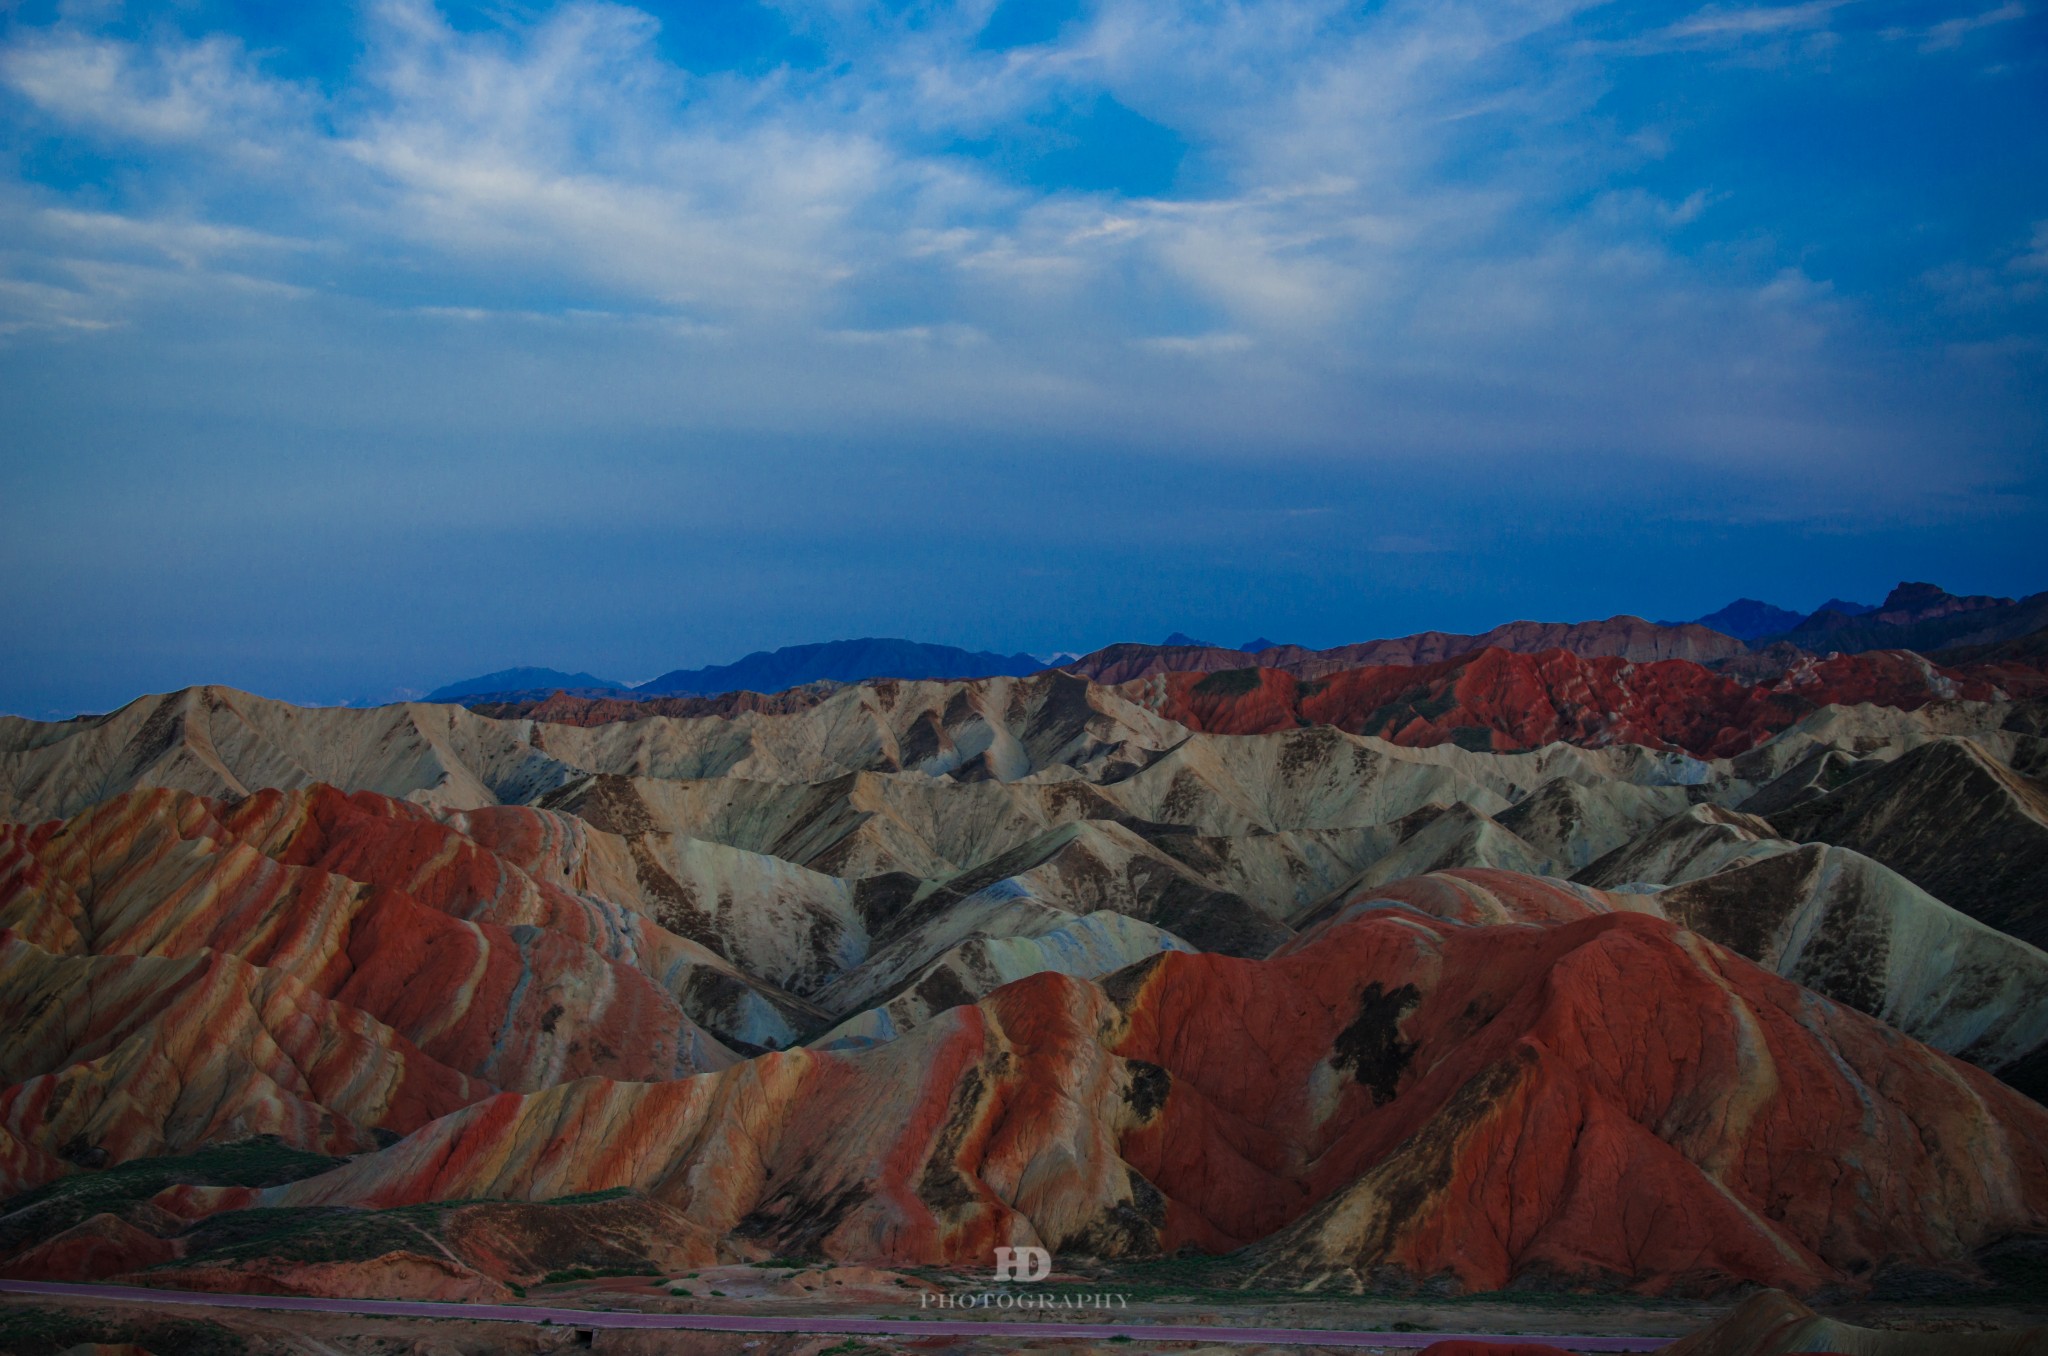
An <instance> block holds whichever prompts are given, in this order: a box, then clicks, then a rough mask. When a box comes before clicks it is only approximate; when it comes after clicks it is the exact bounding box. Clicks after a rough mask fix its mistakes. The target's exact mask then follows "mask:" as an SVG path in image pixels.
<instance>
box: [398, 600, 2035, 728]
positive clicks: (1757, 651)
mask: <svg viewBox="0 0 2048 1356" xmlns="http://www.w3.org/2000/svg"><path fill="white" fill-rule="evenodd" d="M2044 626H2048V593H2037V594H2033V595H2031V596H2029V597H2027V598H2023V599H2018V600H2015V599H2011V598H1995V597H1990V596H1986V595H1971V596H1960V595H1957V594H1952V593H1949V592H1947V591H1946V590H1944V589H1942V588H1940V587H1939V586H1937V585H1934V584H1928V583H1914V582H1907V583H1901V584H1899V585H1898V587H1896V588H1894V589H1893V590H1892V591H1891V592H1890V593H1889V594H1887V595H1886V597H1885V600H1884V601H1883V602H1882V603H1878V604H1874V605H1873V604H1869V603H1855V602H1849V601H1846V600H1844V599H1840V598H1830V599H1829V600H1828V601H1827V602H1826V603H1824V604H1822V605H1821V606H1820V607H1819V608H1817V609H1815V610H1814V611H1813V612H1812V613H1809V614H1803V615H1802V614H1801V613H1798V612H1795V611H1793V610H1792V609H1790V608H1785V607H1779V606H1777V605H1776V604H1773V603H1768V602H1764V601H1762V600H1760V599H1756V598H1738V599H1736V600H1735V601H1734V602H1732V603H1729V604H1728V605H1727V606H1726V607H1723V608H1721V609H1719V610H1718V611H1714V612H1710V613H1708V614H1707V615H1706V616H1704V617H1700V618H1698V619H1696V620H1694V621H1690V622H1650V621H1645V620H1643V619H1642V618H1640V617H1632V616H1619V617H1610V618H1607V619H1606V620H1604V621H1589V622H1571V623H1565V622H1534V621H1518V622H1509V623H1507V624H1506V625H1503V626H1497V627H1494V628H1493V629H1492V630H1490V631H1484V632H1480V633H1478V634H1470V635H1468V634H1462V633H1455V632H1445V631H1423V632H1419V633H1417V634H1415V635H1411V636H1400V637H1394V638H1391V639H1385V640H1370V641H1364V642H1360V643H1357V644H1352V645H1340V646H1336V647H1334V648H1331V649H1325V650H1313V649H1307V648H1304V647H1302V646H1298V645H1281V644H1276V643H1275V642H1273V641H1271V640H1268V639H1265V638H1264V637H1261V638H1259V639H1257V640H1252V641H1247V642H1246V643H1245V644H1243V645H1242V646H1238V647H1235V648H1231V647H1227V646H1222V645H1216V644H1212V643H1210V642H1208V641H1203V640H1198V639H1196V638H1195V637H1193V636H1190V635H1187V634H1185V633H1183V632H1179V631H1176V632H1174V633H1173V634H1171V635H1169V636H1168V637H1167V638H1166V639H1165V640H1164V641H1162V642H1160V643H1159V644H1156V645H1155V644H1147V643H1143V642H1123V643H1119V644H1115V645H1109V646H1105V647H1103V648H1102V649H1099V650H1095V651H1093V652H1091V653H1089V654H1085V655H1072V654H1055V655H1050V656H1043V657H1041V656H1034V655H1029V654H1021V653H1019V654H1010V655H1002V654H996V653H993V652H990V651H975V650H963V649H960V648H958V647H956V646H952V645H932V644H926V643H923V642H920V641H912V640H901V639H894V638H873V637H870V638H865V639H860V640H834V641H827V642H824V643H822V644H816V645H790V646H785V647H784V648H782V649H779V650H760V651H756V652H755V653H753V654H750V655H748V656H746V657H745V658H744V659H741V660H738V661H737V662H735V663H731V664H714V665H711V666H708V667H705V668H697V669H676V670H673V671H672V672H669V673H664V674H662V675H661V676H660V677H659V678H655V679H653V680H651V681H649V682H645V683H641V684H638V685H634V686H629V685H626V684H622V683H615V682H611V681H609V680H607V679H603V678H599V677H596V676H595V675H593V674H589V673H567V672H564V671H562V670H560V669H549V668H533V667H529V668H511V669H501V670H499V671H497V672H496V673H487V674H483V675H481V676H479V677H476V678H468V679H464V680H462V681H461V682H457V683H450V684H448V685H447V686H445V687H441V688H437V689H435V690H434V691H433V692H431V693H429V694H428V695H427V698H426V699H427V700H428V701H434V702H465V703H470V704H474V703H477V702H479V701H494V702H508V701H537V700H542V699H545V698H546V697H548V696H550V695H552V694H553V693H555V692H566V693H568V694H570V695H571V696H577V697H617V698H624V699H628V700H642V699H646V698H651V697H702V696H715V695H718V694H721V693H728V692H760V693H776V692H784V691H788V690H789V689H792V688H796V687H801V686H804V685H807V684H812V683H858V682H863V681H866V680H869V679H874V678H901V679H907V680H919V679H960V678H1000V677H1021V676H1024V675H1026V674H1031V673H1038V672H1041V671H1043V670H1045V669H1047V668H1051V667H1059V668H1065V669H1070V670H1072V671H1074V672H1076V673H1079V674H1081V675H1083V676H1085V677H1088V678H1091V679H1093V680H1095V681H1097V682H1104V683H1123V682H1130V681H1133V680H1135V679H1139V678H1146V677H1150V676H1152V675H1154V674H1160V673H1221V672H1226V671H1230V670H1237V669H1250V668H1253V667H1259V668H1269V669H1279V670H1284V671H1286V672H1289V673H1292V674H1295V675H1296V676H1298V677H1302V678H1309V679H1313V678H1317V677H1321V676H1323V675H1326V674H1330V673H1335V672H1338V671H1341V670H1344V669H1352V668H1362V667H1372V666H1377V665H1389V664H1392V665H1416V664H1433V663H1439V662H1441V661H1443V660H1446V659H1451V658H1455V657H1457V656H1459V655H1465V654H1472V653H1475V652H1477V651H1480V650H1483V649H1500V650H1507V651H1510V652H1512V653H1517V654H1540V653H1543V652H1545V651H1548V650H1565V651H1567V652H1569V653H1572V654H1576V655H1579V656H1582V657H1585V658H1600V657H1613V658H1620V659H1626V660H1629V661H1630V662H1633V663H1649V662H1654V661H1657V660H1663V659H1687V660H1691V661H1693V662H1694V663H1699V664H1705V665H1707V666H1709V667H1722V666H1732V667H1731V671H1735V670H1741V671H1743V672H1745V673H1749V671H1750V670H1752V669H1753V670H1756V672H1754V673H1749V676H1751V677H1752V678H1756V677H1761V676H1763V674H1764V671H1765V670H1769V671H1772V672H1776V671H1781V670H1782V669H1783V668H1784V667H1785V665H1786V664H1788V663H1790V662H1793V661H1795V660H1797V659H1798V657H1799V654H1800V653H1802V652H1803V653H1805V654H1811V655H1826V654H1831V653H1840V654H1859V653H1863V652H1865V651H1870V650H1914V651H1920V652H1930V653H1931V652H1934V651H1938V650H1947V649H1954V648H1959V647H1961V648H1972V647H1974V648H1977V649H1982V648H1984V647H1989V646H1997V645H2002V644H2006V643H2009V642H2013V641H2016V640H2018V639H2019V638H2021V637H2024V636H2027V635H2030V634H2032V633H2034V632H2036V631H2039V630H2041V629H2042V628H2043V627H2044Z"/></svg>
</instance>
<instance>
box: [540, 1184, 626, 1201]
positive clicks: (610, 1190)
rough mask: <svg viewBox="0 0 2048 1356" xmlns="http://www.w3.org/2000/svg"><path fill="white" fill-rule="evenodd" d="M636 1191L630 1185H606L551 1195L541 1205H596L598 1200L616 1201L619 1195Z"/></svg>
mask: <svg viewBox="0 0 2048 1356" xmlns="http://www.w3.org/2000/svg"><path fill="white" fill-rule="evenodd" d="M637 1194H638V1193H637V1192H635V1191H634V1190H633V1188H631V1187H622V1186H618V1187H606V1188H605V1189H604V1190H603V1191H579V1192H577V1193H576V1194H575V1195H572V1196H551V1197H549V1198H548V1199H547V1200H545V1201H542V1202H541V1204H543V1205H596V1204H597V1203H598V1202H599V1201H616V1200H618V1199H620V1198H621V1197H625V1196H633V1195H637Z"/></svg>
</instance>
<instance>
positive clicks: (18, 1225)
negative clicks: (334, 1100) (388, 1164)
mask: <svg viewBox="0 0 2048 1356" xmlns="http://www.w3.org/2000/svg"><path fill="white" fill-rule="evenodd" d="M346 1161H347V1160H346V1159H341V1158H329V1157H328V1156H327V1155H325V1154H311V1153H306V1152H304V1151H302V1150H299V1149H294V1148H291V1147H289V1146H287V1145H286V1144H285V1143H284V1142H283V1141H281V1140H279V1139H278V1138H277V1137H276V1136H275V1135H260V1136H257V1137H256V1138H254V1139H245V1140H239V1141H237V1142H235V1143H233V1144H216V1145H211V1146H209V1147H207V1148H204V1149H200V1150H198V1151H196V1152H194V1153H189V1154H178V1155H175V1156H169V1157H163V1158H138V1159H135V1160H134V1161H132V1162H128V1163H122V1164H119V1165H117V1166H115V1167H111V1168H106V1169H103V1170H101V1171H99V1172H81V1173H75V1174H73V1175H72V1176H69V1177H60V1178H58V1179H57V1180H56V1181H54V1182H49V1183H46V1184H44V1185H43V1186H40V1187H37V1188H36V1189H35V1190H33V1191H27V1192H23V1193H22V1194H21V1195H19V1196H16V1197H15V1198H14V1199H12V1200H10V1201H7V1202H5V1203H0V1215H9V1216H13V1217H14V1218H13V1219H12V1220H10V1221H9V1226H8V1228H7V1229H6V1230H4V1231H0V1247H6V1246H9V1245H11V1244H12V1243H14V1242H16V1241H19V1240H16V1239H13V1238H11V1237H10V1236H9V1235H10V1234H13V1233H20V1234H21V1235H22V1237H23V1238H27V1237H31V1236H33V1237H48V1236H50V1235H51V1234H56V1233H61V1232H62V1231H63V1230H65V1229H68V1228H70V1227H71V1226H72V1225H74V1224H77V1223H78V1222H79V1221H81V1220H84V1219H87V1218H90V1217H91V1216H93V1215H97V1214H100V1213H101V1212H103V1211H111V1212H113V1213H115V1214H119V1213H121V1211H122V1207H124V1206H128V1205H132V1204H134V1203H135V1202H138V1201H146V1200H148V1199H149V1198H150V1197H151V1196H154V1195H156V1194H157V1193H158V1192H159V1191H162V1190H164V1189H165V1188H166V1187H174V1186H247V1187H267V1186H281V1185H283V1184H284V1183H286V1182H296V1181H298V1180H300V1179H301V1178H304V1177H311V1176H313V1175H315V1174H316V1173H322V1172H326V1171H327V1170H328V1169H330V1168H334V1167H339V1166H340V1165H341V1164H342V1163H344V1162H346Z"/></svg>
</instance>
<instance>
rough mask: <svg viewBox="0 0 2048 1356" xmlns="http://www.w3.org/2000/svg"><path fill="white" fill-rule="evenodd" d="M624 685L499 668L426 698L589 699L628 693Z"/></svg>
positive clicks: (539, 670)
mask: <svg viewBox="0 0 2048 1356" xmlns="http://www.w3.org/2000/svg"><path fill="white" fill-rule="evenodd" d="M631 690H632V689H631V688H629V687H627V686H626V685H625V684H624V683H614V682H611V681H609V680H607V679H604V678H598V677H594V676H592V675H591V674H588V673H564V672H562V671H561V670H560V669H542V668H532V667H526V668H516V669H499V670H498V671H497V672H496V673H486V674H482V675H480V676H478V677H475V678H465V679H463V680H462V681H461V682H459V683H450V684H448V686H446V687H437V688H435V689H434V690H433V691H432V692H429V693H428V694H427V696H426V700H428V701H430V702H459V701H461V700H463V699H464V698H465V697H484V696H490V695H493V694H495V693H500V692H574V693H576V694H578V695H579V696H592V695H595V694H597V693H601V692H630V691H631Z"/></svg>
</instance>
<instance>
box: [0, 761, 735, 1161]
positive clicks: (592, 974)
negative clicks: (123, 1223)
mask: <svg viewBox="0 0 2048 1356" xmlns="http://www.w3.org/2000/svg"><path fill="white" fill-rule="evenodd" d="M463 818H464V820H465V822H467V823H469V824H470V826H471V827H472V828H473V829H474V830H475V832H476V834H477V835H478V836H477V837H471V836H469V835H467V834H464V833H461V832H458V831H457V830H456V829H454V828H452V827H450V826H449V825H447V824H445V823H442V822H440V821H439V820H437V819H436V818H435V817H434V816H433V815H432V814H430V813H429V812H428V811H426V810H424V809H422V808H420V807H418V806H415V805H410V804H407V803H405V802H402V801H395V800H391V799H389V798H388V797H383V796H377V795H372V794H370V793H358V794H356V795H354V796H347V795H343V794H342V793H341V792H339V791H336V790H334V789H332V788H330V787H318V788H315V789H314V790H312V791H309V792H292V793H287V792H277V791H264V792H259V793H257V794H256V795H253V796H250V797H248V798H246V799H245V800H243V801H241V802H240V803H239V804H237V805H234V806H232V807H230V806H227V805H225V804H224V803H222V802H219V801H214V800H209V799H207V798H204V797H200V796H194V795H191V794H189V793H185V792H174V791H162V790H159V791H144V792H131V793H129V794H126V795H122V796H117V797H115V798H113V799H112V800H109V801H107V802H106V803H104V804H102V805H100V806H99V807H97V808H96V809H94V810H92V811H89V812H87V813H86V814H83V815H80V816H77V817H76V818H74V819H71V820H68V821H57V822H51V823H47V824H43V825H39V826H36V827H34V828H28V827H24V826H7V825H0V973H4V975H5V982H4V984H0V994H4V997H0V1026H4V1028H5V1029H6V1030H8V1031H9V1032H10V1033H11V1036H12V1039H11V1040H10V1041H9V1042H8V1044H7V1049H6V1051H5V1053H4V1057H0V1128H4V1130H5V1132H6V1134H7V1135H8V1136H10V1137H11V1138H10V1139H8V1140H7V1141H6V1142H5V1146H4V1147H0V1155H4V1157H5V1159H6V1162H5V1165H4V1167H5V1172H4V1174H0V1175H4V1176H6V1178H7V1179H8V1182H9V1183H10V1184H11V1185H12V1186H13V1188H14V1189H17V1190H18V1189H20V1188H22V1187H25V1186H29V1185H33V1184H35V1183H36V1182H37V1181H41V1180H44V1179H46V1178H47V1177H49V1176H51V1175H53V1174H54V1173H56V1172H58V1171H61V1170H63V1161H64V1160H69V1161H70V1162H73V1163H77V1164H80V1165H82V1166H88V1167H90V1166H97V1165H99V1164H102V1163H105V1162H109V1161H120V1160H122V1159H125V1158H128V1157H132V1156H135V1155H137V1154H147V1153H163V1152H175V1151H179V1150H182V1149H185V1148H188V1147H191V1146H194V1145H197V1144H201V1143H206V1142H210V1141H214V1140H218V1139H221V1138H232V1137H235V1136H237V1135H248V1134H255V1133H279V1134H283V1135H285V1136H286V1138H287V1139H288V1141H289V1142H291V1143H293V1144H295V1145H298V1146H299V1147H303V1148H311V1149H321V1150H328V1151H353V1150H357V1149H362V1148H367V1147H369V1146H370V1145H371V1144H372V1143H373V1142H374V1135H373V1132H375V1131H390V1132H394V1133H405V1132H408V1131H411V1130H413V1129H415V1128H416V1127H417V1126H418V1125H419V1124H421V1123H422V1122H424V1121H426V1120H428V1119H430V1118H432V1117H435V1116H439V1115H443V1114H445V1113H446V1112H448V1111H450V1110H453V1109H454V1108H456V1107H458V1106H461V1105H464V1104H466V1103H469V1102H472V1101H475V1100H476V1099H477V1098H479V1097H482V1096H487V1095H490V1094H491V1093H493V1092H495V1091H496V1089H497V1088H500V1087H512V1088H522V1089H538V1088H541V1087H545V1086H547V1085H549V1084H551V1083H554V1082H558V1081H561V1080H563V1079H572V1078H577V1077H582V1076H585V1075H604V1076H609V1077H615V1078H641V1079H654V1078H674V1077H677V1076H680V1075H686V1074H691V1073H696V1072H699V1071H701V1070H704V1069H712V1068H719V1067H722V1066H724V1065H726V1064H728V1063H731V1062H732V1061H733V1059H734V1055H733V1053H732V1052H731V1051H730V1050H728V1049H726V1048H725V1047H724V1046H723V1045H721V1044H720V1043H719V1042H718V1041H716V1040H714V1039H712V1038H711V1037H710V1036H708V1035H707V1034H706V1033H704V1032H703V1031H702V1030H701V1029H700V1028H698V1026H697V1025H696V1024H695V1023H694V1022H693V1021H692V1020H691V1019H690V1018H689V1016H688V1015H687V1014H686V1013H685V1012H684V1011H683V1009H682V1007H681V1006H680V1004H679V1001H678V999H677V998H676V997H675V996H674V995H673V994H671V993H670V992H669V991H668V989H666V988H664V987H663V984H662V983H661V982H660V981H661V977H662V976H664V975H666V974H668V973H670V972H672V971H673V970H675V969H676V968H677V967H679V966H686V965H687V963H688V962H690V961H692V960H708V959H709V958H708V957H707V956H705V954H704V953H703V952H702V950H701V948H697V949H692V948H691V947H690V944H688V943H686V942H684V941H683V940H682V939H680V938H676V937H673V936H671V935H669V934H667V933H665V932H663V931H662V930H661V929H660V928H659V927H657V926H655V925H654V924H653V923H652V922H650V921H649V920H647V919H645V918H642V917H640V916H639V915H637V914H634V913H632V912H630V911H629V910H625V909H619V908H609V909H608V908H606V907H604V906H603V905H602V904H600V903H599V902H598V901H596V900H594V899H592V898H590V897H586V896H581V895H572V894H570V893H569V892H568V891H567V890H565V889H563V888H562V887H561V886H560V885H556V884H553V883H552V882H549V881H546V880H543V879H540V878H538V877H537V876H535V875H531V874H528V872H527V871H526V870H524V869H522V868H521V867H520V866H519V865H518V864H517V862H518V861H519V860H520V859H522V858H523V859H525V860H527V861H529V862H531V863H533V864H534V865H535V866H536V867H540V866H544V865H548V864H553V858H554V857H556V856H558V855H559V852H558V849H559V846H560V845H559V844H557V845H556V849H557V851H555V852H552V853H551V850H550V847H549V843H548V838H549V835H550V833H551V832H552V833H556V834H559V833H561V832H563V831H564V830H566V828H567V825H564V824H562V823H561V822H560V821H557V820H555V819H554V817H551V816H547V815H545V814H544V813H542V812H539V811H534V810H526V809H512V808H497V809H489V810H480V811H475V812H472V813H471V814H470V815H467V816H464V817H463ZM569 823H570V824H573V823H574V821H569ZM486 843H492V844H495V845H496V848H495V849H494V848H493V847H487V846H486V845H485V844H486Z"/></svg>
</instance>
